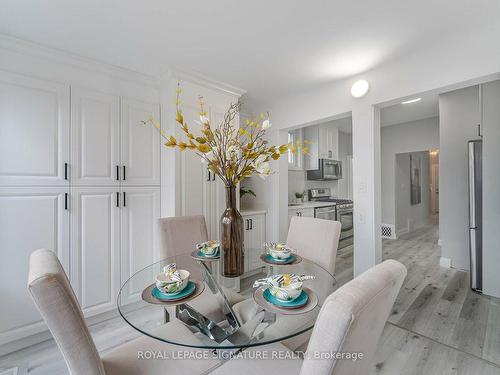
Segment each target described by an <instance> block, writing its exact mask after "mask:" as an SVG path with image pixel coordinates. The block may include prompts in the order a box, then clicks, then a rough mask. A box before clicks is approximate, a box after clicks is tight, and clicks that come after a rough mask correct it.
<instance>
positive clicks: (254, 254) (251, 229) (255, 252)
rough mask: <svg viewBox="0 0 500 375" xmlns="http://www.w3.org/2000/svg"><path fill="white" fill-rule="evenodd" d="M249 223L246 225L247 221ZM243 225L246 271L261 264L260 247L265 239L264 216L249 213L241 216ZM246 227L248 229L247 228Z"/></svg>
mask: <svg viewBox="0 0 500 375" xmlns="http://www.w3.org/2000/svg"><path fill="white" fill-rule="evenodd" d="M246 220H249V223H248V225H247V221H246ZM243 223H244V225H245V248H246V249H248V251H246V252H245V255H246V258H247V259H246V262H247V264H248V271H251V270H253V269H256V268H259V267H261V266H262V263H261V260H260V255H261V253H262V252H261V251H260V249H262V248H263V244H264V242H265V240H266V216H265V215H250V216H244V217H243ZM247 228H248V229H247Z"/></svg>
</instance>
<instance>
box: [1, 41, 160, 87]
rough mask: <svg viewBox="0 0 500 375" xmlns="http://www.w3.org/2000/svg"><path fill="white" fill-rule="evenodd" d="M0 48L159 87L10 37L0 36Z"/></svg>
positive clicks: (146, 79)
mask: <svg viewBox="0 0 500 375" xmlns="http://www.w3.org/2000/svg"><path fill="white" fill-rule="evenodd" d="M0 48H2V49H6V50H10V51H13V52H17V53H21V54H25V55H30V56H35V57H38V58H42V59H44V60H49V61H54V62H57V63H60V64H65V65H70V66H74V67H76V68H78V69H83V70H86V71H90V72H94V73H95V72H98V73H102V74H105V75H108V76H111V77H114V78H118V79H120V80H124V81H129V82H134V83H140V84H143V85H148V86H153V87H155V88H158V87H159V81H160V80H159V78H158V77H154V76H150V75H147V74H143V73H139V72H136V71H133V70H129V69H126V68H122V67H119V66H116V65H112V64H108V63H105V62H100V61H97V60H93V59H89V58H87V57H84V56H80V55H76V54H73V53H70V52H66V51H63V50H60V49H55V48H51V47H46V46H43V45H40V44H38V43H33V42H30V41H27V40H23V39H19V38H15V37H13V36H10V35H6V34H0Z"/></svg>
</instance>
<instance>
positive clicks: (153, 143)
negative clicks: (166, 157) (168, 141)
mask: <svg viewBox="0 0 500 375" xmlns="http://www.w3.org/2000/svg"><path fill="white" fill-rule="evenodd" d="M150 116H152V117H153V118H154V119H155V120H159V118H160V114H159V105H158V104H152V103H146V102H143V101H139V100H136V99H130V98H123V99H122V101H121V168H122V170H121V171H120V172H121V175H120V177H121V182H122V185H159V184H160V147H161V144H160V133H159V132H158V130H157V129H155V128H154V127H153V126H151V125H150V124H147V125H146V126H144V125H142V124H141V121H144V120H147V119H148V118H149V117H150Z"/></svg>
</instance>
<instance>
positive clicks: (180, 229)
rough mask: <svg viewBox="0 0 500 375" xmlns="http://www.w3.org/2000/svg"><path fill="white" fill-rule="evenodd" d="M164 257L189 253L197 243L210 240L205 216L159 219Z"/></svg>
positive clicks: (162, 255) (161, 248) (162, 254)
mask: <svg viewBox="0 0 500 375" xmlns="http://www.w3.org/2000/svg"><path fill="white" fill-rule="evenodd" d="M158 228H159V233H160V255H161V258H162V259H165V258H169V257H173V256H176V255H182V254H189V253H191V252H192V251H193V250H194V249H195V245H196V244H197V243H201V242H206V241H208V233H207V225H206V223H205V217H204V216H202V215H195V216H177V217H165V218H161V219H158Z"/></svg>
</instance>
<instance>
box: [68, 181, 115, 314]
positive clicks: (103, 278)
mask: <svg viewBox="0 0 500 375" xmlns="http://www.w3.org/2000/svg"><path fill="white" fill-rule="evenodd" d="M117 193H118V194H117ZM71 198H72V199H71V210H72V213H71V217H72V218H71V256H72V259H71V282H72V284H73V288H74V289H75V293H76V296H77V298H78V300H79V301H80V304H81V306H82V309H83V312H84V314H85V315H86V316H91V315H95V314H99V313H102V312H104V311H107V310H110V309H113V308H114V307H115V304H116V296H117V295H118V290H119V287H120V210H121V209H120V208H119V207H117V206H118V205H119V204H120V200H121V199H120V198H121V197H120V192H119V191H118V190H117V189H113V188H112V187H76V188H73V189H72V192H71Z"/></svg>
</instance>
